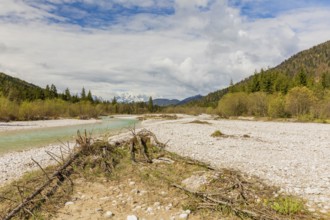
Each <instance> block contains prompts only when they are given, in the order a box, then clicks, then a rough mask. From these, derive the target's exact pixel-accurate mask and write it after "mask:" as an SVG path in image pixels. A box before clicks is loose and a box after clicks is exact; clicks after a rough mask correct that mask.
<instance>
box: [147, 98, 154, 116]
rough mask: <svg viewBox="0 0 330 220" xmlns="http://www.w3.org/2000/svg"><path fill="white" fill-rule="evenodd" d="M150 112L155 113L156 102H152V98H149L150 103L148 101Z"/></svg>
mask: <svg viewBox="0 0 330 220" xmlns="http://www.w3.org/2000/svg"><path fill="white" fill-rule="evenodd" d="M148 110H149V112H153V111H154V102H153V100H152V97H151V96H150V97H149V101H148Z"/></svg>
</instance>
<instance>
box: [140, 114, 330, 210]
mask: <svg viewBox="0 0 330 220" xmlns="http://www.w3.org/2000/svg"><path fill="white" fill-rule="evenodd" d="M193 120H207V121H208V122H209V123H211V124H194V123H188V122H191V121H193ZM143 124H144V126H145V127H147V128H148V129H149V130H151V131H152V132H154V133H155V134H156V136H157V137H158V139H159V140H160V141H162V142H167V141H169V142H168V150H170V151H173V152H175V153H178V154H180V155H183V156H188V157H191V158H193V159H197V160H201V161H204V162H207V163H210V164H211V165H213V166H215V167H218V168H233V169H237V170H241V171H243V172H246V173H248V174H250V175H256V176H258V177H260V178H262V179H264V180H265V181H266V182H267V183H269V184H272V185H276V186H279V187H281V190H282V191H284V192H286V193H290V194H295V195H299V196H302V197H304V198H306V199H307V200H308V201H309V202H308V203H307V205H308V206H310V209H311V210H313V209H314V208H317V209H319V210H321V212H327V211H330V207H329V206H330V125H328V124H316V123H285V122H259V121H241V120H211V119H210V117H207V116H201V117H184V118H182V119H179V120H174V121H158V122H156V121H146V122H144V123H143ZM215 130H220V131H221V132H222V133H224V134H225V135H226V136H224V137H220V138H213V137H211V136H210V135H211V134H212V133H213V132H214V131H215Z"/></svg>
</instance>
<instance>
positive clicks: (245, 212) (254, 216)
mask: <svg viewBox="0 0 330 220" xmlns="http://www.w3.org/2000/svg"><path fill="white" fill-rule="evenodd" d="M172 186H174V187H176V188H178V189H181V190H183V191H185V192H188V193H189V194H192V195H194V196H196V197H200V198H202V199H203V200H208V201H209V202H212V203H214V204H218V205H222V206H226V207H228V208H230V209H231V210H232V211H233V212H235V213H236V214H237V215H241V214H243V215H247V216H249V217H250V218H252V219H261V216H260V215H258V214H257V213H255V212H252V211H249V210H243V209H239V208H236V207H234V206H233V205H232V204H231V203H229V202H225V201H222V200H218V199H214V198H212V197H211V196H209V195H208V194H207V193H202V192H194V191H191V190H189V189H186V188H184V187H182V186H180V185H177V184H172ZM208 205H210V203H208Z"/></svg>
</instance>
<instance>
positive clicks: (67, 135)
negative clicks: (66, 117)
mask: <svg viewBox="0 0 330 220" xmlns="http://www.w3.org/2000/svg"><path fill="white" fill-rule="evenodd" d="M136 123H137V120H135V119H122V118H110V117H102V120H101V121H100V122H99V123H94V124H83V125H72V126H62V127H49V128H37V129H27V130H17V131H6V132H0V155H1V154H4V153H8V152H13V151H20V150H25V149H30V148H34V147H41V146H45V145H48V144H52V143H60V142H66V141H73V140H74V137H75V136H76V134H77V131H78V130H80V131H82V132H83V131H85V130H86V131H87V132H88V133H91V135H92V137H93V136H94V137H95V136H99V135H107V134H111V133H114V132H119V131H120V130H122V129H125V128H126V129H127V128H129V127H132V126H134V124H136Z"/></svg>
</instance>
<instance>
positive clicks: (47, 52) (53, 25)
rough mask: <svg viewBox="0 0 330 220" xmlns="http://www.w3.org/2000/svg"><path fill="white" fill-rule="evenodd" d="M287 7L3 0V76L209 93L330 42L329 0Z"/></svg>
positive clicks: (118, 90)
mask: <svg viewBox="0 0 330 220" xmlns="http://www.w3.org/2000/svg"><path fill="white" fill-rule="evenodd" d="M265 2H267V3H268V4H265ZM278 2H279V1H272V0H268V1H251V0H231V1H226V0H164V1H157V0H113V1H107V0H97V1H96V0H16V1H13V0H2V1H1V3H0V71H2V72H5V73H8V74H11V75H14V76H16V77H19V78H22V79H24V80H26V81H29V82H32V83H34V84H37V85H40V86H43V87H44V86H45V85H46V84H52V83H53V84H55V85H56V86H57V87H58V89H59V90H62V91H63V90H64V89H65V88H67V87H69V88H70V89H71V91H73V92H79V91H80V90H81V88H82V87H83V86H84V87H85V88H86V89H90V90H92V91H93V93H94V94H95V95H97V96H101V97H103V98H104V99H111V98H112V97H113V96H115V95H118V94H119V95H120V94H122V93H130V94H144V95H147V96H153V97H155V98H156V97H166V98H185V97H188V96H192V95H196V94H207V93H209V92H212V91H214V90H217V89H220V88H223V87H226V86H228V84H229V82H230V80H231V79H233V81H234V82H238V81H240V80H242V79H244V78H245V77H247V76H249V75H251V74H253V72H254V71H255V70H256V69H257V70H258V69H260V68H267V67H272V66H275V65H277V64H279V63H280V62H281V61H283V60H284V59H287V58H289V57H290V56H291V55H293V54H294V53H296V52H298V51H300V50H302V49H307V48H309V47H311V46H313V45H315V44H318V43H321V42H324V41H326V40H329V38H330V23H329V22H328V21H329V20H330V14H329V13H328V12H329V7H330V6H329V4H328V5H327V2H326V1H322V0H320V1H313V2H314V3H310V2H311V1H298V0H291V1H286V4H279V3H278Z"/></svg>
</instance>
